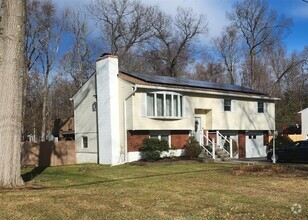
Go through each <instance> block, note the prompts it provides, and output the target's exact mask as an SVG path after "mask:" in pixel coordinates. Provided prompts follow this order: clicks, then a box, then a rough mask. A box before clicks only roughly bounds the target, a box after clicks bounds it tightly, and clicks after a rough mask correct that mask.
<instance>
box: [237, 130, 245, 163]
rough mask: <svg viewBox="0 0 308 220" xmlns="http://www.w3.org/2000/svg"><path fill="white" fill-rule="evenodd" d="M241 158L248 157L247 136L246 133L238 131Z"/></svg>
mask: <svg viewBox="0 0 308 220" xmlns="http://www.w3.org/2000/svg"><path fill="white" fill-rule="evenodd" d="M238 149H239V158H245V157H246V134H245V131H238Z"/></svg>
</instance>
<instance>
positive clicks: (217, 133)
mask: <svg viewBox="0 0 308 220" xmlns="http://www.w3.org/2000/svg"><path fill="white" fill-rule="evenodd" d="M218 142H219V131H216V145H217V146H219V143H218ZM220 147H221V146H220Z"/></svg>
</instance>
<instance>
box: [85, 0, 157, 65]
mask: <svg viewBox="0 0 308 220" xmlns="http://www.w3.org/2000/svg"><path fill="white" fill-rule="evenodd" d="M88 10H89V13H90V14H91V15H92V17H93V18H94V19H95V20H96V21H97V23H98V24H99V25H100V27H101V32H102V34H103V38H104V41H102V42H106V45H105V47H106V49H107V51H110V52H111V53H112V54H115V55H117V56H118V57H119V58H120V59H119V61H120V66H121V67H125V65H127V63H129V62H130V56H131V54H133V50H134V49H135V47H136V46H141V45H142V44H143V43H144V42H146V41H147V40H149V39H150V38H151V37H152V35H153V31H152V26H151V25H152V23H153V22H154V16H153V15H154V14H155V8H154V7H150V6H146V5H144V4H142V3H141V2H140V1H138V0H93V1H92V3H91V4H90V5H89V7H88ZM128 65H129V64H128Z"/></svg>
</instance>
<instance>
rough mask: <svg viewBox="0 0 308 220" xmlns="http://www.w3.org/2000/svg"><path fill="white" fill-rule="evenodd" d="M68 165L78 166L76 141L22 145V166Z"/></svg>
mask: <svg viewBox="0 0 308 220" xmlns="http://www.w3.org/2000/svg"><path fill="white" fill-rule="evenodd" d="M66 164H76V150H75V141H58V142H53V141H49V142H41V143H33V142H24V143H22V147H21V165H22V166H40V167H46V166H59V165H66Z"/></svg>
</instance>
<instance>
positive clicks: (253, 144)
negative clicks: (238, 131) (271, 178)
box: [246, 133, 266, 158]
mask: <svg viewBox="0 0 308 220" xmlns="http://www.w3.org/2000/svg"><path fill="white" fill-rule="evenodd" d="M265 156H266V147H265V146H264V144H263V134H260V133H248V134H247V135H246V158H251V157H265Z"/></svg>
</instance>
